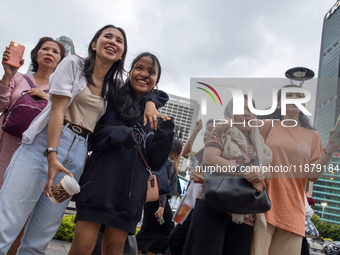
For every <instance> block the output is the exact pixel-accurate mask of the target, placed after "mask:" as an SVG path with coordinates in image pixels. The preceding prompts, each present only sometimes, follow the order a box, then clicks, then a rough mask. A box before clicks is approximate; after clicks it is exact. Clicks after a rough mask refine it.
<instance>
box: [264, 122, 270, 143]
mask: <svg viewBox="0 0 340 255" xmlns="http://www.w3.org/2000/svg"><path fill="white" fill-rule="evenodd" d="M270 130H272V125H271V124H270V125H269V128H268V130H267V132H266V135H265V136H264V142H266V141H267V138H268V135H269V133H270Z"/></svg>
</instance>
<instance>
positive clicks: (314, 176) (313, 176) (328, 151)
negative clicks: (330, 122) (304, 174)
mask: <svg viewBox="0 0 340 255" xmlns="http://www.w3.org/2000/svg"><path fill="white" fill-rule="evenodd" d="M333 133H334V129H332V130H330V131H329V140H328V144H327V146H326V148H325V149H324V152H323V153H322V154H321V156H320V158H319V159H318V160H317V161H316V162H315V167H313V168H312V167H310V169H311V170H310V172H309V174H308V180H309V181H312V182H314V181H317V180H318V179H319V178H320V177H322V175H323V173H324V172H325V170H326V167H327V165H328V163H329V161H330V160H331V158H332V155H333V153H334V152H335V151H337V150H338V149H339V148H340V145H337V144H335V143H333V142H331V136H332V134H333ZM316 149H319V148H316Z"/></svg>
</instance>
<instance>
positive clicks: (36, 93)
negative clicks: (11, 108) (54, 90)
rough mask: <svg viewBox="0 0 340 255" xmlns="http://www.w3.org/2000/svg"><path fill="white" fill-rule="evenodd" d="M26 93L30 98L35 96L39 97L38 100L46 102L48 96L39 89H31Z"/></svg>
mask: <svg viewBox="0 0 340 255" xmlns="http://www.w3.org/2000/svg"><path fill="white" fill-rule="evenodd" d="M26 93H27V94H29V95H31V96H37V97H40V98H42V99H45V100H46V101H48V95H47V94H46V93H45V92H44V91H42V90H41V89H34V88H32V89H30V90H29V91H27V92H26Z"/></svg>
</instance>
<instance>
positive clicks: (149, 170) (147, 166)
mask: <svg viewBox="0 0 340 255" xmlns="http://www.w3.org/2000/svg"><path fill="white" fill-rule="evenodd" d="M133 137H134V138H135V139H136V135H135V133H133ZM137 148H138V151H139V154H140V155H141V157H142V159H143V161H144V164H145V166H146V171H148V172H149V173H150V175H152V173H151V168H150V166H149V164H148V162H147V161H146V159H145V157H144V154H143V152H142V150H141V148H140V146H139V143H138V145H137Z"/></svg>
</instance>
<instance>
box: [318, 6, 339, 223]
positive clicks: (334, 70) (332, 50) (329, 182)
mask: <svg viewBox="0 0 340 255" xmlns="http://www.w3.org/2000/svg"><path fill="white" fill-rule="evenodd" d="M339 7H340V0H339V1H337V2H336V3H335V4H334V5H333V6H332V8H331V9H330V10H329V11H328V12H327V13H326V15H325V18H324V23H323V31H322V39H321V40H322V41H321V50H320V62H319V74H318V86H317V94H316V105H315V118H314V123H315V127H316V130H317V131H318V132H319V134H320V136H321V139H322V143H323V145H324V146H326V144H327V142H328V139H329V130H330V129H332V128H333V127H334V125H335V123H336V119H337V117H338V115H339V114H340V95H339V94H340V83H339V78H340V29H339V26H340V10H338V9H340V8H339ZM336 155H337V156H333V157H332V159H331V161H330V165H329V167H328V168H327V171H326V173H325V174H324V175H323V177H322V178H320V179H319V180H318V181H316V182H315V183H314V185H313V198H314V199H315V201H316V206H315V207H316V208H315V209H316V210H318V211H319V212H320V216H321V212H322V210H323V209H324V213H323V214H324V217H323V218H324V220H325V221H326V222H329V223H337V224H340V174H339V170H340V169H338V168H340V165H339V164H340V158H339V154H336ZM332 169H333V170H332ZM321 203H327V206H325V204H324V206H322V205H321ZM323 207H324V208H323Z"/></svg>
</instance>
